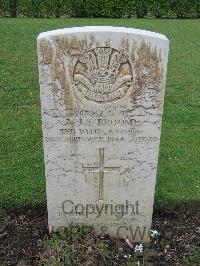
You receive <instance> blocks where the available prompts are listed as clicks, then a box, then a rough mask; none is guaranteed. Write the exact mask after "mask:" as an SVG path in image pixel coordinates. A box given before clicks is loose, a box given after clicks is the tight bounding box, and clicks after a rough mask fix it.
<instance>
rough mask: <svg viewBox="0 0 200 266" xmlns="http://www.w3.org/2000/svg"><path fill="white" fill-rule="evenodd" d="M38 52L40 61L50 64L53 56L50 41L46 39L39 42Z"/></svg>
mask: <svg viewBox="0 0 200 266" xmlns="http://www.w3.org/2000/svg"><path fill="white" fill-rule="evenodd" d="M40 53H41V55H42V60H41V61H42V63H43V64H45V65H47V64H51V62H52V57H53V50H52V47H51V43H50V41H48V40H44V41H42V42H40Z"/></svg>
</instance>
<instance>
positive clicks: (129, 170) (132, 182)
mask: <svg viewBox="0 0 200 266" xmlns="http://www.w3.org/2000/svg"><path fill="white" fill-rule="evenodd" d="M37 43H38V62H39V75H40V89H41V113H42V125H43V144H44V160H45V175H46V188H47V205H48V222H49V229H50V231H52V230H53V231H55V230H57V229H58V228H59V227H61V226H67V225H68V224H69V223H71V222H73V223H78V224H87V225H93V226H94V228H95V230H96V232H97V233H100V234H101V233H109V234H110V235H112V236H114V237H119V238H122V237H124V236H127V237H128V238H129V240H130V241H131V242H140V243H142V242H149V230H150V228H151V221H152V211H153V202H154V191H155V184H156V171H157V161H158V154H159V142H160V132H161V122H162V112H163V101H164V89H165V77H166V68H167V56H168V40H167V38H166V37H165V36H163V35H161V34H158V33H153V32H148V31H143V30H136V29H129V28H117V27H110V26H108V27H80V28H66V29H61V30H55V31H49V32H45V33H41V34H40V35H39V37H38V39H37Z"/></svg>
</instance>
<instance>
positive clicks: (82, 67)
mask: <svg viewBox="0 0 200 266" xmlns="http://www.w3.org/2000/svg"><path fill="white" fill-rule="evenodd" d="M73 80H74V84H75V86H76V88H77V89H78V91H79V92H80V93H81V95H82V96H83V97H84V98H86V99H87V100H90V101H94V102H96V103H108V102H112V101H115V100H118V99H120V98H122V97H123V96H124V95H125V94H126V92H127V91H128V89H129V88H130V86H131V84H132V81H133V75H132V68H131V64H130V62H129V59H128V58H127V57H126V56H125V55H124V54H122V53H121V52H120V51H118V50H116V49H114V48H110V47H98V48H96V49H90V50H88V51H87V52H85V53H84V54H83V55H82V56H80V57H79V59H78V60H77V62H76V65H75V67H74V73H73Z"/></svg>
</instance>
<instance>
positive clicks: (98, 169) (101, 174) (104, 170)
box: [83, 148, 120, 200]
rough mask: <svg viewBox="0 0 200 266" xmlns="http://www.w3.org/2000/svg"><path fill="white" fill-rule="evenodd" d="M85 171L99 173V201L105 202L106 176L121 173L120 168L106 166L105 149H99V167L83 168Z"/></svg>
mask: <svg viewBox="0 0 200 266" xmlns="http://www.w3.org/2000/svg"><path fill="white" fill-rule="evenodd" d="M83 169H85V170H86V171H87V172H89V173H99V200H103V185H104V177H105V175H104V174H105V173H108V172H119V170H120V167H108V166H105V161H104V148H99V165H98V166H93V167H85V166H83Z"/></svg>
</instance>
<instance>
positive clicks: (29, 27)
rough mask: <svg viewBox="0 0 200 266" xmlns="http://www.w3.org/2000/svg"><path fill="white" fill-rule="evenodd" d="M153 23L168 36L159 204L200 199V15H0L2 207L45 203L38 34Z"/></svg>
mask: <svg viewBox="0 0 200 266" xmlns="http://www.w3.org/2000/svg"><path fill="white" fill-rule="evenodd" d="M83 25H115V26H127V27H134V28H141V29H147V30H151V31H156V32H160V33H163V34H165V35H166V36H167V37H168V38H169V40H170V54H169V64H168V76H167V89H166V97H165V107H164V117H163V126H162V135H161V149H160V158H159V166H158V177H157V188H156V203H157V204H164V205H166V206H167V205H168V206H170V205H174V204H183V205H184V204H189V205H190V206H194V205H195V204H198V203H199V201H200V177H199V173H200V164H199V154H200V145H199V135H200V115H199V104H200V95H199V87H200V77H199V73H200V64H199V54H200V34H199V33H200V32H199V31H200V30H199V29H200V21H199V20H164V19H163V20H158V19H148V20H145V19H119V20H113V19H51V20H49V19H0V77H1V80H0V89H1V103H0V108H1V112H0V116H1V117H0V118H1V137H0V145H1V177H0V188H1V193H0V207H2V208H4V207H5V208H14V207H20V206H23V205H27V204H31V205H33V204H38V203H39V204H41V203H42V204H43V203H44V204H45V201H46V195H45V178H44V163H43V150H42V132H41V117H40V100H39V84H38V70H37V53H36V37H37V35H38V34H39V33H40V32H43V31H47V30H51V29H58V28H64V27H72V26H83Z"/></svg>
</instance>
